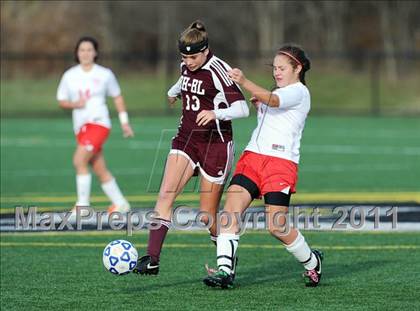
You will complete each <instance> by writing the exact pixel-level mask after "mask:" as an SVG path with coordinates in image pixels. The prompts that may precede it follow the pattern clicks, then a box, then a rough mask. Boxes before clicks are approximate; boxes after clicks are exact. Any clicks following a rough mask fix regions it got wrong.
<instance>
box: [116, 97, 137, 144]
mask: <svg viewBox="0 0 420 311" xmlns="http://www.w3.org/2000/svg"><path fill="white" fill-rule="evenodd" d="M113 99H114V104H115V108H116V109H117V111H118V118H119V119H120V124H121V129H122V130H123V136H124V137H133V136H134V131H133V129H132V128H131V125H130V122H129V120H128V113H127V109H126V106H125V102H124V97H123V96H122V95H118V96H115V97H114V98H113Z"/></svg>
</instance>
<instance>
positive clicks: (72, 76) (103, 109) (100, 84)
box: [57, 64, 121, 134]
mask: <svg viewBox="0 0 420 311" xmlns="http://www.w3.org/2000/svg"><path fill="white" fill-rule="evenodd" d="M80 94H84V96H88V97H89V100H88V101H87V102H86V106H85V107H84V108H81V109H73V129H74V132H75V133H76V134H77V133H78V132H79V130H80V128H81V127H82V126H83V125H84V124H86V123H94V124H99V125H102V126H105V127H107V128H111V120H110V118H109V111H108V107H107V105H106V96H111V97H116V96H119V95H120V94H121V89H120V86H119V85H118V82H117V79H116V78H115V75H114V74H113V73H112V71H111V70H110V69H108V68H105V67H103V66H100V65H97V64H94V65H93V67H92V69H91V70H90V71H84V70H83V69H82V66H81V65H76V66H74V67H71V68H70V69H68V70H67V71H66V72H65V73H64V75H63V77H62V78H61V81H60V85H59V86H58V90H57V100H59V101H60V100H67V101H71V102H75V101H78V100H79V98H80Z"/></svg>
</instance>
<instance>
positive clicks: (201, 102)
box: [177, 52, 245, 142]
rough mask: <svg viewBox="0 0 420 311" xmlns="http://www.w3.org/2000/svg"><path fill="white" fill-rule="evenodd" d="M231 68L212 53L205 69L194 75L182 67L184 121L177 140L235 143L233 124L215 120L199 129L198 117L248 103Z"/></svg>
mask: <svg viewBox="0 0 420 311" xmlns="http://www.w3.org/2000/svg"><path fill="white" fill-rule="evenodd" d="M230 69H231V68H230V67H229V65H228V64H226V63H225V62H224V61H222V60H221V59H219V58H217V57H216V56H214V55H212V53H211V52H210V53H209V54H208V56H207V60H206V62H205V63H204V65H203V66H202V67H201V68H200V69H198V70H196V71H190V70H188V68H187V66H186V65H185V64H184V63H182V64H181V79H180V83H181V85H180V86H181V94H182V117H181V120H180V124H179V127H178V134H177V136H182V137H184V138H188V139H189V140H190V141H197V142H228V141H230V140H232V123H231V121H221V120H213V121H210V122H209V123H208V124H207V125H205V126H198V125H197V123H196V119H197V115H198V114H199V113H200V111H202V110H215V109H223V108H228V107H230V105H231V104H232V103H234V102H235V101H238V100H245V99H244V96H243V95H242V93H241V91H240V90H239V88H238V86H237V85H236V84H235V82H233V81H232V80H230V79H229V77H228V75H227V71H228V70H230Z"/></svg>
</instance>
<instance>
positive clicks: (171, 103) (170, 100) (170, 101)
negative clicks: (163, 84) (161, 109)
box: [168, 96, 178, 108]
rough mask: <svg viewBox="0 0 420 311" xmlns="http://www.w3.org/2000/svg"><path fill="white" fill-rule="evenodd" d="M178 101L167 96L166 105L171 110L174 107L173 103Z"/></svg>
mask: <svg viewBox="0 0 420 311" xmlns="http://www.w3.org/2000/svg"><path fill="white" fill-rule="evenodd" d="M177 99H178V97H171V96H168V104H169V106H170V107H171V108H173V107H174V106H175V102H176V100H177Z"/></svg>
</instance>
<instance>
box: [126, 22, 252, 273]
mask: <svg viewBox="0 0 420 311" xmlns="http://www.w3.org/2000/svg"><path fill="white" fill-rule="evenodd" d="M178 48H179V52H180V53H181V56H182V63H181V68H180V69H181V77H180V78H179V80H178V82H177V83H176V84H175V85H174V86H173V87H172V88H171V89H170V90H169V91H168V100H169V103H170V104H171V105H172V104H174V103H175V101H176V99H177V97H180V96H181V97H182V116H181V119H180V123H179V127H178V133H177V134H176V136H175V137H174V138H173V140H172V148H171V150H170V151H169V155H168V158H167V161H166V167H165V172H164V176H163V180H162V184H161V187H160V191H159V196H158V199H157V202H156V206H155V212H156V213H157V215H158V217H157V218H156V223H154V224H153V226H154V227H152V228H151V230H150V232H149V242H148V248H147V255H146V256H143V257H142V258H140V259H139V261H138V264H137V267H136V268H135V269H134V272H135V273H139V274H157V273H158V272H159V257H160V253H161V249H162V245H163V242H164V239H165V236H166V233H167V231H168V228H169V226H170V223H171V214H172V205H173V203H174V201H175V199H176V197H177V196H178V194H179V193H181V191H182V190H183V188H184V186H185V185H186V184H187V182H188V181H189V180H190V179H191V177H192V176H194V175H197V174H198V172H199V173H200V175H201V179H200V211H202V212H206V213H207V215H209V217H203V218H202V219H201V221H202V222H204V223H206V224H208V226H211V227H210V229H209V230H210V235H211V239H212V240H213V241H214V242H215V241H216V237H217V235H216V224H215V216H216V213H217V210H218V206H219V203H220V198H221V195H222V192H223V186H224V184H225V182H226V179H227V177H228V175H229V173H230V170H231V166H232V161H233V159H234V152H233V141H232V125H231V121H230V120H232V119H236V118H242V117H247V116H248V115H249V109H248V106H247V104H246V101H245V99H244V96H243V95H242V93H241V91H240V89H239V88H238V86H237V85H236V84H235V83H234V82H232V80H230V79H229V77H228V74H227V72H228V70H230V69H231V68H230V67H229V65H228V64H226V63H225V62H224V61H222V60H221V59H219V58H217V57H216V56H214V55H213V54H212V52H211V51H210V50H209V43H208V36H207V32H206V30H205V27H204V24H203V23H202V22H201V21H195V22H193V23H192V24H191V25H190V26H189V27H188V28H187V29H186V30H185V31H184V32H183V33H182V34H181V37H180V39H179V42H178ZM209 221H210V222H211V223H209Z"/></svg>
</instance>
